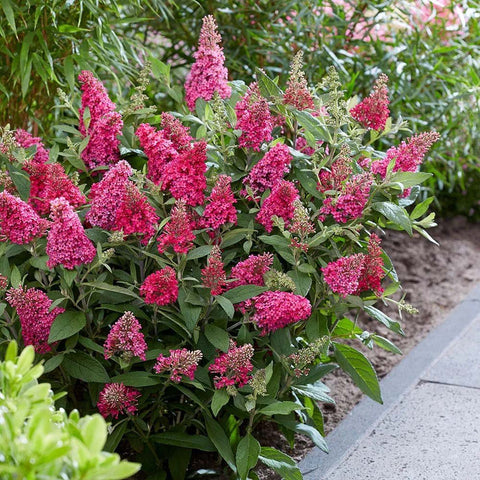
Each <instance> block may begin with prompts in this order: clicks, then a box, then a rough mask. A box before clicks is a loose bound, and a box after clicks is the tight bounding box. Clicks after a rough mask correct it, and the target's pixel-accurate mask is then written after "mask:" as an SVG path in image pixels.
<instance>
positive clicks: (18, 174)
mask: <svg viewBox="0 0 480 480" xmlns="http://www.w3.org/2000/svg"><path fill="white" fill-rule="evenodd" d="M8 173H10V178H11V179H12V181H13V183H14V185H15V188H16V189H17V191H18V193H19V195H20V198H21V199H22V200H23V201H24V202H27V201H28V199H29V197H30V177H29V176H28V175H27V174H26V173H25V172H23V171H21V170H17V169H16V168H14V167H13V166H12V167H9V168H8Z"/></svg>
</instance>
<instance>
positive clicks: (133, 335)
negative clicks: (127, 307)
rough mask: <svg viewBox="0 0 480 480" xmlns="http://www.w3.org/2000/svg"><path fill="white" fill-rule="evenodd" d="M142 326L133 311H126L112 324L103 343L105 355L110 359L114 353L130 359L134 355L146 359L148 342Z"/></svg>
mask: <svg viewBox="0 0 480 480" xmlns="http://www.w3.org/2000/svg"><path fill="white" fill-rule="evenodd" d="M141 329H142V326H141V325H140V322H139V321H138V320H137V319H136V318H135V315H133V313H132V312H125V313H124V314H123V315H122V316H121V317H120V318H119V319H118V320H117V321H116V322H115V323H114V324H113V326H112V328H111V330H110V333H109V334H108V337H107V339H106V341H105V343H104V345H103V349H104V355H105V358H106V359H109V358H110V357H112V356H113V355H116V354H120V355H121V356H122V358H124V359H125V360H127V361H129V360H130V359H131V358H132V357H138V358H140V359H141V360H143V361H145V360H146V357H145V352H146V351H147V344H146V343H145V337H144V336H143V333H141V332H140V330H141Z"/></svg>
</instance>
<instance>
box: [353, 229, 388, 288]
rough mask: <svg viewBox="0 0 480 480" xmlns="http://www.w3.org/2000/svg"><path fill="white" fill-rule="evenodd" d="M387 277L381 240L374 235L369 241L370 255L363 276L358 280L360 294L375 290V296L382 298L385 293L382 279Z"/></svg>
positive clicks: (364, 264)
mask: <svg viewBox="0 0 480 480" xmlns="http://www.w3.org/2000/svg"><path fill="white" fill-rule="evenodd" d="M384 277H385V272H384V271H383V259H382V249H381V248H380V238H379V237H378V236H377V235H375V233H372V234H371V236H370V238H369V239H368V255H366V257H365V260H364V262H363V268H362V274H361V276H360V278H359V280H358V290H357V292H356V295H358V294H359V293H360V292H365V291H367V290H373V291H374V292H375V295H377V296H380V295H381V294H382V293H383V288H382V283H381V282H382V279H383V278H384Z"/></svg>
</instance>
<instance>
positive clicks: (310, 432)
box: [295, 423, 328, 453]
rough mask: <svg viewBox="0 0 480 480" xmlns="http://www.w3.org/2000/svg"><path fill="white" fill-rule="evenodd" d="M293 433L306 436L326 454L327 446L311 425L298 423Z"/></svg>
mask: <svg viewBox="0 0 480 480" xmlns="http://www.w3.org/2000/svg"><path fill="white" fill-rule="evenodd" d="M295 431H296V432H297V433H301V434H302V435H306V436H307V437H310V439H311V440H312V442H313V443H314V444H315V445H316V446H317V447H318V448H319V449H320V450H322V451H324V452H325V453H328V445H327V442H326V441H325V439H324V438H323V437H322V435H321V433H320V432H319V431H318V430H317V429H316V428H315V427H312V426H311V425H307V424H306V423H299V424H297V425H296V427H295Z"/></svg>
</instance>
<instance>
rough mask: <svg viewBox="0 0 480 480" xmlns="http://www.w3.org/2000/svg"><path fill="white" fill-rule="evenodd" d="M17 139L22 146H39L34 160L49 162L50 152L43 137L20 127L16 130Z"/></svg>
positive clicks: (36, 161) (42, 162)
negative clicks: (44, 143)
mask: <svg viewBox="0 0 480 480" xmlns="http://www.w3.org/2000/svg"><path fill="white" fill-rule="evenodd" d="M15 141H16V142H17V144H18V145H19V146H20V147H22V148H29V147H32V146H34V145H35V146H36V147H37V152H36V153H35V156H34V157H33V159H32V161H33V162H35V163H38V164H44V163H47V162H48V158H49V153H48V150H47V149H46V148H45V146H44V145H43V142H42V139H41V138H39V137H34V136H33V135H31V134H30V133H28V132H27V131H25V130H22V129H21V128H19V129H18V130H17V131H16V132H15Z"/></svg>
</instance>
